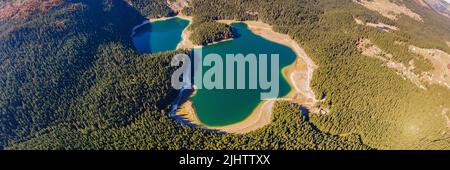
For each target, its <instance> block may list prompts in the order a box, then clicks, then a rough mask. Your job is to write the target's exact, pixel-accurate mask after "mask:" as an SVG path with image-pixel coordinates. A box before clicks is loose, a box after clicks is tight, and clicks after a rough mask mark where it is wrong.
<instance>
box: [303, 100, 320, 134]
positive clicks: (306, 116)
mask: <svg viewBox="0 0 450 170" xmlns="http://www.w3.org/2000/svg"><path fill="white" fill-rule="evenodd" d="M300 110H301V113H302V116H303V117H304V118H305V121H306V122H308V124H309V125H310V126H311V127H312V128H313V129H314V130H316V131H319V132H321V131H320V129H319V128H317V126H316V125H314V123H313V122H310V121H309V120H310V116H309V115H310V112H309V109H308V108H306V107H304V106H300Z"/></svg>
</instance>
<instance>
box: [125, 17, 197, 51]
mask: <svg viewBox="0 0 450 170" xmlns="http://www.w3.org/2000/svg"><path fill="white" fill-rule="evenodd" d="M188 25H189V21H188V20H184V19H181V18H177V17H175V18H170V19H167V20H161V21H155V22H151V23H149V24H146V25H143V26H141V27H139V28H138V29H136V30H135V32H136V33H135V34H134V36H133V43H134V47H135V48H136V50H137V51H138V52H140V53H144V54H150V53H157V52H163V51H169V50H175V49H176V48H177V45H178V43H179V42H180V41H181V34H182V33H183V30H184V29H186V27H187V26H188Z"/></svg>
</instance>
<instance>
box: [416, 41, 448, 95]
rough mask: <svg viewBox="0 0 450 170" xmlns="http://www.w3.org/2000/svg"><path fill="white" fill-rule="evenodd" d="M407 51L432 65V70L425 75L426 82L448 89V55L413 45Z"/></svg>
mask: <svg viewBox="0 0 450 170" xmlns="http://www.w3.org/2000/svg"><path fill="white" fill-rule="evenodd" d="M409 50H410V51H412V52H413V53H416V54H418V55H420V56H423V57H425V58H426V59H429V60H430V61H431V63H432V64H433V67H434V70H432V71H431V72H430V73H428V74H426V76H425V78H426V79H427V81H428V82H430V83H434V84H439V85H444V86H447V87H448V88H450V67H449V66H450V55H449V54H447V53H445V52H444V51H441V50H438V49H423V48H419V47H416V46H413V45H410V46H409Z"/></svg>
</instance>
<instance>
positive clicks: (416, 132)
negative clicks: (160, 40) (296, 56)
mask: <svg viewBox="0 0 450 170" xmlns="http://www.w3.org/2000/svg"><path fill="white" fill-rule="evenodd" d="M190 2H191V4H190V7H189V8H187V9H185V11H184V13H185V14H187V15H190V16H193V17H205V16H206V17H207V18H208V21H207V22H208V24H205V25H206V26H203V27H205V30H210V27H214V28H218V30H223V28H226V30H229V27H226V26H223V25H215V24H210V23H216V22H215V21H214V20H219V19H234V20H261V21H263V22H265V23H268V24H271V25H272V26H273V27H274V29H275V30H276V31H278V32H281V33H285V34H288V35H290V36H291V37H292V38H293V39H295V40H296V41H297V42H298V43H299V44H300V45H301V46H302V47H303V48H305V50H306V52H307V53H308V55H309V56H310V57H311V58H312V59H313V60H314V62H315V63H316V64H317V65H319V69H317V70H316V72H315V73H314V78H313V82H312V86H313V89H314V91H315V93H316V94H323V95H322V96H323V100H322V101H321V102H320V103H319V104H320V105H322V106H323V107H327V108H329V110H330V113H328V114H324V115H318V114H310V115H309V116H307V115H308V114H307V113H302V109H301V107H300V106H299V105H297V104H292V103H289V102H278V103H276V105H275V108H274V114H273V122H272V123H271V124H269V125H267V126H265V127H264V128H261V129H259V130H256V131H254V132H251V133H248V134H243V135H236V134H226V133H220V132H215V131H211V130H204V129H201V128H195V127H189V126H182V125H181V124H179V123H178V122H177V121H176V120H173V119H171V118H169V116H168V115H167V111H168V109H169V108H170V107H171V103H172V102H173V101H174V100H175V98H176V97H177V95H178V92H177V91H176V90H174V89H173V88H171V86H170V76H171V73H172V72H173V71H174V69H176V68H173V67H169V65H170V60H171V57H172V56H173V55H174V54H176V53H179V52H185V51H172V52H165V53H159V54H152V55H143V54H139V53H137V52H136V51H135V49H134V47H133V46H132V42H131V38H130V33H131V30H132V28H133V27H134V26H135V25H138V24H140V23H141V22H142V21H143V20H144V19H145V18H147V17H163V16H172V15H175V14H176V13H175V12H174V11H172V10H171V9H170V8H168V7H167V5H166V3H165V1H164V0H129V1H122V0H98V1H88V0H65V1H63V2H62V3H60V4H58V5H56V6H53V7H51V8H49V9H48V10H47V11H46V12H44V13H42V14H33V15H30V16H28V17H27V18H25V19H7V20H0V31H1V32H0V42H1V43H0V147H2V148H3V147H4V148H5V149H288V150H293V149H450V136H449V134H450V133H448V131H449V129H448V127H447V124H446V122H445V121H446V120H445V116H449V115H445V113H443V109H444V108H450V102H449V100H448V99H450V90H449V89H448V88H446V87H443V86H439V85H428V84H427V85H426V86H427V89H426V90H423V89H420V88H418V87H417V86H416V85H414V84H413V83H411V82H410V81H408V80H405V79H403V78H402V77H401V76H398V75H397V74H396V72H395V71H394V70H392V69H390V68H388V67H386V66H384V65H383V63H382V61H380V60H378V59H376V58H369V57H367V56H363V55H362V54H361V52H360V51H359V50H358V49H357V46H356V44H357V42H358V41H359V40H360V39H362V38H368V39H370V40H372V42H373V43H374V44H376V45H377V46H379V47H380V48H382V49H383V50H385V51H387V52H389V53H391V54H394V56H395V57H394V60H395V61H397V62H400V63H405V64H407V63H408V62H409V61H411V60H414V63H415V64H416V65H417V67H416V70H415V71H416V72H422V71H427V70H430V69H431V68H430V65H429V63H427V62H428V61H427V60H423V59H422V58H419V57H418V56H417V55H414V54H413V53H411V52H410V51H408V50H407V47H406V46H400V45H395V44H396V43H395V42H402V43H405V44H413V45H416V46H419V47H422V48H436V49H441V50H443V51H445V52H447V53H450V47H448V46H446V45H445V41H446V40H447V41H448V40H450V32H448V30H449V29H450V22H448V19H447V18H445V17H444V16H441V15H438V14H434V13H430V12H429V11H426V10H423V9H422V8H420V6H419V5H417V4H415V3H413V2H409V1H403V2H404V3H405V5H406V6H407V7H409V8H411V9H413V10H414V11H416V12H417V13H418V14H420V15H421V16H422V17H423V20H424V21H425V23H421V22H418V21H415V20H414V19H411V18H408V17H406V16H402V17H400V18H399V20H396V21H392V20H390V19H389V18H386V17H384V16H382V15H380V14H378V13H376V12H374V11H370V10H368V9H366V8H364V7H363V6H361V5H358V4H356V3H354V2H353V1H352V0H320V1H319V0H191V1H190ZM130 4H131V5H130ZM354 18H359V19H361V20H364V21H365V22H374V21H380V22H384V23H388V24H390V25H394V26H396V27H398V28H399V30H400V31H397V32H385V31H382V30H380V29H377V28H372V27H365V26H363V25H358V24H357V23H356V22H355V20H354ZM201 25H203V24H201ZM201 25H199V26H198V27H199V28H202V26H201ZM214 35H217V34H214ZM223 35H224V36H228V32H225V33H224V34H223ZM220 38H222V37H220ZM203 42H209V40H205V39H201V38H199V43H203Z"/></svg>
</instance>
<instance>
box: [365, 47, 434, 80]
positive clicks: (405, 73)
mask: <svg viewBox="0 0 450 170" xmlns="http://www.w3.org/2000/svg"><path fill="white" fill-rule="evenodd" d="M357 47H358V49H359V50H360V51H361V54H362V55H364V56H368V57H375V58H378V59H380V60H382V61H384V62H385V64H386V66H387V67H389V68H392V69H395V70H396V71H397V74H398V75H400V76H402V77H403V78H404V79H405V80H409V81H411V82H412V83H414V84H415V85H417V87H419V88H422V89H426V87H425V86H424V84H423V82H422V81H421V80H422V79H423V75H417V74H415V73H414V72H413V70H414V68H415V67H414V62H413V60H411V61H410V62H409V63H408V64H409V65H408V66H405V65H404V64H403V63H399V62H396V61H395V60H394V59H393V55H392V54H389V53H386V52H384V51H383V50H382V49H380V48H379V47H378V46H376V45H375V44H373V43H372V42H371V41H370V40H369V39H361V40H359V42H358V44H357Z"/></svg>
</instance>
